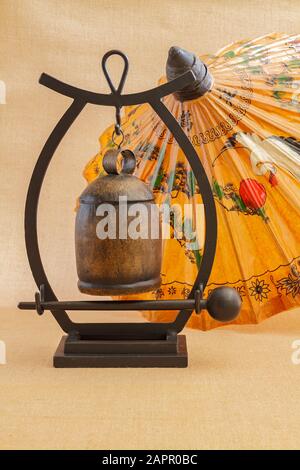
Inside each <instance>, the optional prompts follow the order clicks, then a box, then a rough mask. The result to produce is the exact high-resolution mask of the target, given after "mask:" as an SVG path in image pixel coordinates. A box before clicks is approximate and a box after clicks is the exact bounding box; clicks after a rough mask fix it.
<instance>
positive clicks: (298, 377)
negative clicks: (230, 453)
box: [0, 309, 300, 449]
mask: <svg viewBox="0 0 300 470" xmlns="http://www.w3.org/2000/svg"><path fill="white" fill-rule="evenodd" d="M88 315H91V314H88ZM95 315H98V316H97V319H99V320H100V319H101V320H104V321H109V320H110V319H111V316H112V314H111V313H102V314H94V315H93V317H90V318H94V319H95ZM113 315H115V316H114V318H115V319H116V321H121V320H122V321H125V320H131V321H133V320H135V319H136V316H137V314H136V313H132V314H131V313H126V314H125V313H124V314H122V313H117V314H113ZM84 317H85V315H84V314H83V313H80V314H77V316H76V319H77V318H81V319H83V318H84ZM73 318H75V317H73ZM0 320H1V328H0V339H1V340H4V341H5V342H6V347H7V364H6V365H2V366H0V448H1V449H17V448H21V449H80V448H84V449H176V448H177V449H178V448H180V449H193V448H196V449H216V448H223V449H231V448H234V449H246V448H250V449H257V448H263V449H264V448H275V449H279V448H290V449H297V448H300V364H299V365H295V364H293V362H292V360H291V355H292V352H293V349H292V342H293V341H294V340H296V339H300V310H299V309H298V310H293V311H290V312H287V313H284V314H281V315H278V316H276V317H274V318H272V319H270V320H268V321H266V322H264V323H262V324H260V325H252V326H239V327H237V326H235V327H232V326H231V327H229V326H228V327H225V328H220V329H217V330H214V331H210V332H206V333H203V332H199V331H193V330H185V332H186V335H187V339H188V349H189V361H190V364H189V367H188V368H187V369H54V368H53V367H52V355H53V353H54V351H55V349H56V347H57V344H58V342H59V340H60V337H61V332H60V330H59V327H58V325H57V324H56V323H55V321H54V319H53V318H52V317H51V315H50V314H49V313H46V314H45V315H44V316H43V317H38V316H37V315H36V314H34V313H33V312H26V311H18V310H11V311H8V310H2V311H0Z"/></svg>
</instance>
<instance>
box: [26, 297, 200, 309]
mask: <svg viewBox="0 0 300 470" xmlns="http://www.w3.org/2000/svg"><path fill="white" fill-rule="evenodd" d="M40 305H41V307H42V309H43V310H53V309H54V310H60V309H61V310H99V311H101V310H115V311H117V310H180V309H181V310H194V309H195V299H182V300H181V299H179V300H123V301H121V300H117V301H114V300H108V301H106V300H102V301H97V300H95V301H94V300H91V301H76V300H74V301H60V302H41V304H40ZM205 307H206V300H205V299H201V300H200V308H201V309H204V308H205ZM18 308H19V309H21V310H35V309H36V303H35V302H20V303H19V305H18Z"/></svg>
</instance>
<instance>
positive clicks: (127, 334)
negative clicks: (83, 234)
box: [19, 51, 217, 341]
mask: <svg viewBox="0 0 300 470" xmlns="http://www.w3.org/2000/svg"><path fill="white" fill-rule="evenodd" d="M113 54H118V55H121V56H122V57H123V59H124V57H125V58H126V56H124V54H123V53H121V52H120V51H110V52H109V53H107V54H106V55H105V56H104V58H103V63H105V61H106V60H107V58H108V57H109V56H110V55H113ZM104 59H105V60H104ZM124 60H125V59H124ZM126 60H127V58H126ZM102 65H103V64H102ZM127 66H128V62H127ZM125 67H126V61H125ZM127 68H128V67H127ZM124 73H125V68H124V72H123V75H124ZM126 73H127V70H126ZM125 77H126V74H125ZM106 78H107V77H106ZM122 80H123V76H122V79H121V82H122ZM124 80H125V78H124ZM124 80H123V84H124ZM194 80H195V77H194V74H193V72H192V71H188V72H186V73H184V74H183V75H181V76H180V77H178V78H176V79H175V80H172V81H171V82H168V83H165V84H163V85H161V86H158V87H156V88H153V89H150V90H147V91H144V92H141V93H133V94H127V95H123V94H121V90H122V87H123V84H122V86H121V82H120V85H119V88H118V89H115V88H114V87H113V89H112V88H111V90H112V93H111V94H100V93H94V92H91V91H87V90H83V89H80V88H76V87H74V86H71V85H68V84H66V83H63V82H61V81H59V80H57V79H55V78H53V77H51V76H49V75H47V74H44V73H43V74H42V75H41V77H40V80H39V83H40V84H42V85H44V86H46V87H47V88H50V89H51V90H53V91H56V92H57V93H59V94H61V95H64V96H68V97H69V98H72V99H73V102H72V103H71V105H70V107H69V108H68V109H67V111H66V112H65V114H64V115H63V116H62V118H61V119H60V121H59V122H58V123H57V125H56V126H55V128H54V129H53V131H52V133H51V134H50V136H49V138H48V139H47V141H46V143H45V145H44V147H43V149H42V151H41V153H40V155H39V158H38V160H37V162H36V165H35V168H34V170H33V174H32V177H31V180H30V184H29V188H28V193H27V199H26V207H25V241H26V250H27V256H28V260H29V264H30V267H31V271H32V274H33V277H34V280H35V282H36V285H37V286H38V288H39V289H40V293H38V294H36V302H35V303H33V302H21V303H20V304H19V308H20V309H37V310H38V312H39V313H40V314H41V313H43V311H44V309H49V310H50V311H51V313H52V315H53V316H54V318H55V319H56V321H57V322H58V323H59V325H60V327H61V328H62V330H63V331H65V332H66V333H68V334H69V335H70V334H71V335H73V336H74V335H75V336H76V335H78V336H79V337H84V338H95V337H98V338H101V339H104V340H105V339H107V340H111V339H114V338H115V339H119V340H120V339H122V338H131V339H135V340H141V339H143V340H152V341H155V340H160V341H162V340H166V338H170V337H174V336H177V334H178V333H179V332H180V331H181V330H182V329H183V328H184V326H185V324H186V323H187V321H188V319H189V318H190V316H191V314H192V312H193V310H194V309H196V310H197V311H198V312H200V310H201V309H202V308H205V305H206V304H205V301H204V300H203V299H202V292H203V289H204V288H205V286H206V284H207V281H208V278H209V276H210V272H211V269H212V265H213V261H214V257H215V249H216V240H217V218H216V208H215V203H214V198H213V194H212V191H211V187H210V183H209V180H208V178H207V176H206V173H205V171H204V168H203V166H202V164H201V162H200V160H199V157H198V155H197V153H196V151H195V149H194V148H193V146H192V144H191V142H190V141H189V139H188V137H187V136H186V134H185V133H184V131H183V130H182V128H181V127H180V125H179V124H178V122H177V121H176V119H175V117H174V116H173V115H172V114H171V112H170V111H169V110H168V109H167V107H166V106H165V105H164V103H163V102H162V98H163V97H165V96H167V95H169V94H171V93H174V92H176V91H178V90H180V89H182V88H184V87H186V86H188V85H189V84H191V83H193V81H194ZM87 103H90V104H95V105H103V106H114V107H115V108H116V111H117V116H118V113H119V110H120V109H121V108H122V106H128V105H137V104H141V103H149V104H150V106H151V107H152V108H153V110H154V111H155V112H156V113H157V114H158V116H159V117H160V118H161V120H162V121H163V122H164V124H165V125H166V126H167V128H168V129H169V130H170V132H171V133H172V134H173V136H174V138H175V139H176V141H177V143H178V145H179V146H180V147H181V149H182V151H183V152H184V154H185V156H186V158H187V160H188V161H189V163H190V165H191V168H192V171H193V173H194V175H195V178H196V180H197V182H198V185H199V189H200V193H201V196H202V200H203V203H204V211H205V245H204V253H203V258H202V263H201V266H200V269H199V272H198V275H197V278H196V280H195V283H194V286H193V288H192V290H191V292H190V295H189V298H188V299H186V300H184V299H183V300H166V301H158V300H152V301H140V300H137V301H135V300H132V301H73V302H59V301H58V299H57V297H56V295H55V293H54V291H53V289H52V287H51V285H50V283H49V281H48V278H47V276H46V273H45V270H44V267H43V263H42V260H41V255H40V250H39V244H38V234H37V209H38V202H39V196H40V191H41V187H42V184H43V180H44V177H45V174H46V172H47V169H48V166H49V163H50V161H51V159H52V157H53V155H54V153H55V151H56V149H57V147H58V146H59V144H60V142H61V140H62V139H63V137H64V136H65V134H66V133H67V131H68V130H69V128H70V127H71V125H72V124H73V122H74V121H75V119H76V118H77V117H78V115H79V114H80V112H81V111H82V110H83V108H84V107H85V105H86V104H87ZM116 131H118V128H116ZM65 309H67V310H147V309H149V310H163V309H172V310H180V311H179V313H178V315H177V317H176V319H175V321H174V322H171V323H75V322H73V321H72V320H71V319H70V317H69V316H68V314H67V313H66V311H65Z"/></svg>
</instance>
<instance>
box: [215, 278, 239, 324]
mask: <svg viewBox="0 0 300 470" xmlns="http://www.w3.org/2000/svg"><path fill="white" fill-rule="evenodd" d="M241 304H242V301H241V297H240V295H239V294H238V292H237V291H236V290H235V289H233V288H232V287H217V288H216V289H214V290H213V291H212V292H211V293H210V295H209V297H208V299H207V306H206V309H207V311H208V313H209V314H210V316H211V317H212V318H214V319H215V320H218V321H221V322H227V321H231V320H234V319H235V318H236V317H237V316H238V314H239V312H240V308H241Z"/></svg>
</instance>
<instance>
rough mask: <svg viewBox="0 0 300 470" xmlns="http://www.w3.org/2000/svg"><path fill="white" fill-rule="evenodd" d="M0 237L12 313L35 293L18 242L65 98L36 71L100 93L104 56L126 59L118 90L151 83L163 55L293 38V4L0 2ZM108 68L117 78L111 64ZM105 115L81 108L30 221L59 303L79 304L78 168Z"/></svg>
mask: <svg viewBox="0 0 300 470" xmlns="http://www.w3.org/2000/svg"><path fill="white" fill-rule="evenodd" d="M0 10H1V11H0V18H1V21H0V80H2V81H4V82H5V84H6V90H7V96H6V104H5V105H4V104H3V105H0V133H1V134H0V139H1V146H0V152H1V163H0V174H1V191H0V211H1V231H0V259H1V269H0V302H1V304H2V306H14V305H15V304H16V303H17V301H18V300H20V299H23V300H25V299H31V298H32V293H33V291H34V290H35V286H34V283H33V281H32V278H31V273H30V271H29V267H28V263H27V259H26V255H25V247H24V241H23V209H24V201H25V195H26V190H27V186H28V181H29V177H30V174H31V172H32V169H33V166H34V164H35V161H36V159H37V156H38V154H39V152H40V150H41V148H42V146H43V144H44V142H45V140H46V138H47V137H48V135H49V133H50V132H51V130H52V128H53V126H54V125H55V124H56V123H57V121H58V119H59V118H60V117H61V115H62V114H63V112H64V111H65V110H66V108H67V106H68V105H69V99H67V98H64V97H62V96H60V95H57V94H56V93H54V92H52V91H50V90H48V89H46V88H44V87H42V86H40V85H38V78H39V75H40V74H41V72H47V73H49V74H51V75H54V76H55V77H57V78H59V79H61V80H63V81H66V82H68V83H72V84H74V85H77V86H79V87H82V88H86V89H91V90H99V91H102V92H106V90H107V86H106V84H105V82H104V79H103V76H102V75H101V73H100V69H99V61H100V58H101V57H102V55H103V53H104V52H105V51H107V50H108V49H112V48H120V49H122V50H123V51H125V52H126V53H127V54H128V57H129V59H130V71H129V76H128V80H127V83H126V91H128V92H133V91H138V90H142V89H146V88H148V87H152V86H153V85H155V84H156V80H157V78H158V77H159V76H160V75H161V73H162V71H163V70H164V64H165V60H166V55H167V51H168V48H169V47H170V46H171V45H180V46H182V47H185V48H188V49H190V50H193V51H196V52H199V53H206V52H213V51H216V50H217V49H218V48H220V47H222V46H224V45H225V44H227V43H229V42H231V41H234V40H238V39H242V38H248V37H249V38H250V37H255V36H257V35H263V34H265V33H268V32H271V31H283V32H287V33H296V32H298V33H299V26H300V4H299V1H298V0H290V1H288V0H285V1H284V0H280V1H279V0H278V1H276V0H273V1H272V0H265V1H264V2H261V1H260V0H251V1H247V2H243V1H241V0H231V1H225V0H209V1H207V0H204V1H197V0H139V1H138V0H128V1H126V2H125V1H123V0H119V1H118V0H110V1H107V0H98V1H95V0H72V1H71V0H64V1H57V0H44V1H42V0H0ZM113 65H114V66H113V67H112V70H114V71H115V72H117V71H118V67H117V64H113ZM113 117H114V113H113V110H112V109H105V108H99V107H92V106H88V107H87V108H86V109H85V110H84V112H83V113H82V114H81V115H80V118H79V119H78V120H77V121H76V122H75V124H74V125H73V127H72V128H71V130H70V132H69V133H68V134H67V136H66V138H65V139H64V140H63V142H62V144H61V145H60V147H59V149H58V151H57V153H56V155H55V158H54V160H53V162H52V163H51V166H50V169H49V172H48V173H47V177H46V183H45V186H44V187H43V193H42V199H41V207H40V214H39V222H40V242H41V251H42V256H43V260H44V262H45V266H46V270H47V272H48V273H49V279H50V282H51V283H53V285H54V287H55V289H56V291H57V293H58V295H59V296H60V297H64V298H67V297H71V296H72V297H75V296H77V297H78V298H80V294H79V293H78V292H77V288H76V272H75V260H74V247H73V229H74V212H73V207H74V204H75V199H76V197H77V195H78V194H79V193H80V192H81V191H82V189H83V188H84V185H85V183H84V180H83V178H82V176H81V171H82V168H83V166H84V164H85V163H86V161H87V159H88V158H90V157H91V156H92V155H94V154H95V153H96V152H97V150H98V142H97V139H98V135H99V134H100V131H102V130H103V129H104V128H105V126H106V125H107V124H108V123H110V122H111V121H112V119H113Z"/></svg>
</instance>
